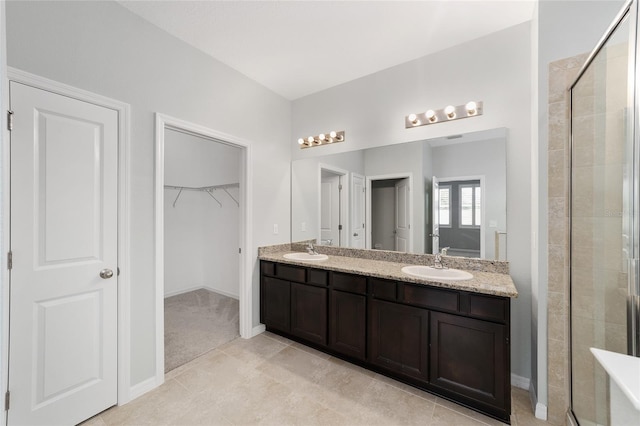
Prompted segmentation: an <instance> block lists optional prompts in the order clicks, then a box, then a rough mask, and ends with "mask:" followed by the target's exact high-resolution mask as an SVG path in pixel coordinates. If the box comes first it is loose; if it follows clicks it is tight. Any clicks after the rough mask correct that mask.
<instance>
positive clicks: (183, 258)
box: [162, 127, 244, 372]
mask: <svg viewBox="0 0 640 426" xmlns="http://www.w3.org/2000/svg"><path fill="white" fill-rule="evenodd" d="M163 132H164V138H163V139H164V146H163V158H164V164H163V165H164V170H163V185H162V186H163V188H162V191H163V199H164V201H163V206H162V207H163V208H162V210H163V229H162V231H163V241H164V244H163V252H164V255H163V256H162V258H163V277H164V292H163V297H164V308H163V311H164V372H167V371H170V370H172V369H174V368H176V367H179V366H180V365H183V364H185V363H187V362H189V361H191V360H193V359H195V358H197V357H198V356H200V355H202V354H204V353H206V352H209V351H211V350H213V349H215V348H217V347H220V346H221V345H223V344H225V343H227V342H229V341H231V340H233V339H235V338H237V337H239V336H240V332H239V327H240V326H239V296H240V287H241V286H240V282H241V277H240V275H241V269H240V268H241V266H240V265H241V259H240V256H239V247H240V241H241V235H242V232H241V227H242V223H241V217H242V215H241V214H240V213H241V212H240V210H241V209H240V206H241V204H240V203H241V181H242V170H243V168H244V167H243V160H244V155H243V154H244V153H243V149H242V148H241V147H238V146H235V145H232V144H229V143H226V142H224V141H221V140H218V139H215V138H211V137H209V136H206V135H201V134H197V133H194V132H192V131H189V130H187V129H181V128H178V127H165V128H164V129H163Z"/></svg>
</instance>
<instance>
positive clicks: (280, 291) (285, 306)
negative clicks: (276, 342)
mask: <svg viewBox="0 0 640 426" xmlns="http://www.w3.org/2000/svg"><path fill="white" fill-rule="evenodd" d="M290 307H291V284H290V283H289V281H284V280H279V279H277V278H272V277H267V276H264V275H263V276H262V278H261V280H260V321H261V322H262V323H263V324H265V325H266V326H267V327H268V328H269V329H272V330H279V331H284V332H285V333H288V332H289V331H290V329H291V310H290Z"/></svg>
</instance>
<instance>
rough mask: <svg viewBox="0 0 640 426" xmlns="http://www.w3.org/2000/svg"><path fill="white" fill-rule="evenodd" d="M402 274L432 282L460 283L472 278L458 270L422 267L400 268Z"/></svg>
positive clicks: (465, 272)
mask: <svg viewBox="0 0 640 426" xmlns="http://www.w3.org/2000/svg"><path fill="white" fill-rule="evenodd" d="M402 272H404V273H405V274H408V275H413V276H414V277H418V278H424V279H434V280H451V281H462V280H470V279H471V278H473V275H471V274H470V273H468V272H467V271H461V270H459V269H437V268H432V267H431V266H424V265H409V266H405V267H403V268H402Z"/></svg>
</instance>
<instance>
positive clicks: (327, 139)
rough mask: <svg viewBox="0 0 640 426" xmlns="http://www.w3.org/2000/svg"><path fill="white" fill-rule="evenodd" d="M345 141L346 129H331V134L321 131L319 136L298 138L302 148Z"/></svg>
mask: <svg viewBox="0 0 640 426" xmlns="http://www.w3.org/2000/svg"><path fill="white" fill-rule="evenodd" d="M343 141H344V130H341V131H339V132H336V131H331V132H329V134H326V133H320V134H319V135H318V136H309V137H308V138H306V139H305V138H300V139H298V145H300V148H301V149H304V148H310V147H312V146H320V145H329V144H332V143H336V142H343Z"/></svg>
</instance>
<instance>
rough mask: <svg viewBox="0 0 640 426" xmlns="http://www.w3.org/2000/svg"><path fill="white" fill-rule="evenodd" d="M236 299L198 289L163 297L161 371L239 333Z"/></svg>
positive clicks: (170, 368) (221, 343)
mask: <svg viewBox="0 0 640 426" xmlns="http://www.w3.org/2000/svg"><path fill="white" fill-rule="evenodd" d="M238 311H239V308H238V301H237V300H236V299H233V298H231V297H227V296H223V295H221V294H218V293H214V292H212V291H209V290H205V289H200V290H194V291H190V292H188V293H183V294H178V295H177V296H171V297H167V298H166V299H164V371H165V373H166V372H167V371H170V370H173V369H174V368H176V367H179V366H181V365H182V364H186V363H187V362H189V361H191V360H193V359H195V358H197V357H198V356H200V355H202V354H204V353H206V352H209V351H210V350H212V349H215V348H217V347H219V346H221V345H223V344H225V343H227V342H230V341H231V340H233V339H235V338H236V337H238V336H239V335H240V333H239V329H240V326H239V320H238V318H239V314H238Z"/></svg>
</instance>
